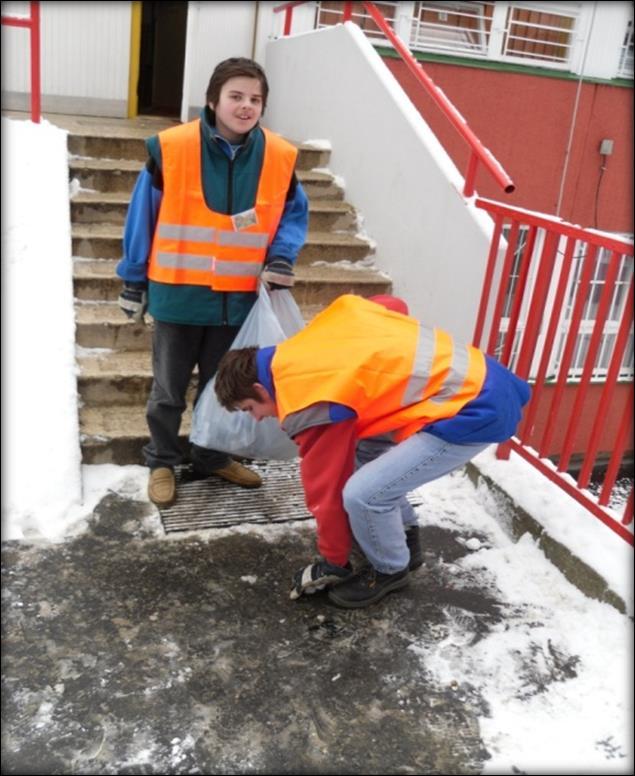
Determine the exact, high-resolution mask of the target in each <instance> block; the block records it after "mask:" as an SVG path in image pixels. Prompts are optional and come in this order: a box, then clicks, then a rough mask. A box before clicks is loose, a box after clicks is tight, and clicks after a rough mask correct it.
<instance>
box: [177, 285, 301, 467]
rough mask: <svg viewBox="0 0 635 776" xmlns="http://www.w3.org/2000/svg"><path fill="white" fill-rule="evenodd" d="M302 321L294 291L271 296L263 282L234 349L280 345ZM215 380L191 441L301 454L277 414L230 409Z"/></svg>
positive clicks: (257, 452) (247, 452) (269, 454)
mask: <svg viewBox="0 0 635 776" xmlns="http://www.w3.org/2000/svg"><path fill="white" fill-rule="evenodd" d="M274 308H275V311H274ZM278 316H279V317H278ZM303 326H304V320H303V319H302V314H301V313H300V309H299V308H298V305H297V304H296V302H295V300H294V298H293V296H292V295H291V292H290V291H288V290H286V289H284V290H280V291H276V292H275V293H274V294H272V295H271V296H269V293H268V292H267V289H266V288H265V285H264V283H261V285H260V290H259V292H258V299H257V300H256V303H255V304H254V306H253V307H252V308H251V311H250V313H249V315H248V316H247V318H246V320H245V322H244V323H243V325H242V326H241V328H240V331H239V332H238V334H237V335H236V339H235V340H234V342H233V343H232V346H231V349H232V350H237V349H238V348H246V347H251V346H256V347H261V348H262V347H268V346H270V345H277V344H278V343H279V342H282V341H283V340H285V339H287V337H291V336H293V335H294V334H296V333H297V332H298V331H300V329H302V328H303ZM214 382H215V378H212V379H211V380H210V381H209V383H208V384H207V385H206V386H205V388H204V389H203V393H202V394H201V396H200V398H199V400H198V401H197V402H196V406H195V407H194V415H193V418H192V431H191V433H190V441H191V442H193V443H194V444H196V445H199V446H200V447H207V448H209V449H211V450H222V451H224V452H226V453H231V454H232V455H237V456H243V457H245V458H272V459H275V460H279V461H287V460H289V459H291V458H295V457H296V456H297V454H298V448H297V446H296V444H295V443H294V442H293V440H291V439H290V438H289V437H288V436H287V435H286V434H285V433H284V431H283V430H282V429H281V428H280V424H279V423H278V419H277V418H264V419H263V420H261V421H259V422H258V421H256V420H254V419H253V418H252V416H251V415H250V414H249V413H248V412H229V411H228V410H226V409H225V408H224V407H221V405H220V404H219V403H218V399H217V398H216V391H215V390H214Z"/></svg>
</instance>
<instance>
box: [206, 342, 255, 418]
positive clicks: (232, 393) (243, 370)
mask: <svg viewBox="0 0 635 776" xmlns="http://www.w3.org/2000/svg"><path fill="white" fill-rule="evenodd" d="M257 352H258V348H239V349H238V350H228V351H227V353H225V355H224V356H223V357H222V358H221V360H220V364H219V365H218V370H217V372H216V376H215V378H214V390H215V391H216V396H217V398H218V401H219V402H220V404H221V405H222V406H223V407H225V409H226V410H229V411H230V412H234V410H235V409H236V404H237V402H239V401H242V400H243V399H259V398H260V397H259V396H258V394H257V393H256V391H255V389H254V383H257V382H258V368H257V366H256V353H257Z"/></svg>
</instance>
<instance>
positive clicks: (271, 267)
mask: <svg viewBox="0 0 635 776" xmlns="http://www.w3.org/2000/svg"><path fill="white" fill-rule="evenodd" d="M261 277H262V280H263V281H264V282H265V283H266V284H267V288H268V289H269V291H277V290H279V289H282V288H291V286H292V285H293V283H294V280H295V278H294V276H293V267H292V266H291V262H290V261H287V260H286V259H270V260H269V261H268V262H267V263H266V264H265V267H264V269H263V271H262V275H261Z"/></svg>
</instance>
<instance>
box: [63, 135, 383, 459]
mask: <svg viewBox="0 0 635 776" xmlns="http://www.w3.org/2000/svg"><path fill="white" fill-rule="evenodd" d="M140 124H141V125H140V126H135V127H131V124H130V122H125V123H122V125H116V124H115V123H114V122H112V121H111V122H110V123H105V124H104V123H99V124H97V120H95V123H94V124H91V122H89V121H88V120H82V121H81V122H77V123H76V124H70V125H69V126H68V130H69V135H68V148H69V153H70V158H69V168H70V178H71V181H73V183H72V188H73V189H74V190H75V193H74V194H73V195H72V197H71V220H72V241H73V256H74V273H73V275H74V289H75V305H76V322H77V329H76V338H77V346H78V348H77V360H78V364H79V377H78V387H79V393H80V398H81V402H80V427H81V433H82V455H83V461H84V463H116V464H129V463H142V462H143V459H142V455H141V448H142V446H143V445H144V444H145V443H146V441H147V434H148V432H147V426H146V422H145V404H146V401H147V397H148V393H149V391H150V385H151V382H152V370H151V363H150V341H151V324H150V325H146V326H144V325H137V324H133V323H131V322H130V321H128V320H127V319H126V317H125V316H124V315H123V313H122V312H121V311H120V310H119V307H118V305H117V302H116V300H117V296H118V295H119V292H120V289H121V281H120V280H119V278H117V276H116V275H115V267H116V264H117V262H118V260H119V259H120V258H121V245H122V234H123V223H124V219H125V215H126V211H127V207H128V202H129V199H130V193H131V191H132V189H133V186H134V183H135V181H136V178H137V175H138V173H139V171H140V170H141V168H142V167H143V164H144V162H145V158H146V153H145V146H144V142H143V138H144V137H148V136H150V135H152V134H154V133H156V132H157V131H159V130H160V129H162V128H163V127H164V126H168V122H165V124H164V125H163V126H161V125H157V124H156V123H155V124H153V125H152V126H151V127H148V126H143V122H140ZM328 161H329V152H328V151H324V150H322V149H316V148H313V147H310V146H304V145H300V146H299V159H298V178H299V179H300V181H301V182H302V186H303V187H304V189H305V191H306V193H307V195H308V197H309V201H310V222H309V235H308V239H307V242H306V245H305V246H304V248H303V249H302V251H301V253H300V256H299V258H298V264H297V266H296V284H295V287H294V296H295V298H296V301H297V302H298V304H299V305H300V307H301V308H302V310H303V312H304V315H305V317H306V318H307V319H308V318H310V317H312V316H313V315H314V314H315V313H316V312H318V310H319V309H321V308H322V307H323V306H324V305H326V304H328V303H329V302H331V301H332V300H333V299H335V298H336V297H337V296H339V295H340V294H343V293H356V294H360V295H362V296H371V295H372V294H379V293H387V292H389V291H390V287H391V284H390V281H389V279H388V278H386V277H385V276H384V275H382V274H380V273H378V272H376V271H375V270H373V269H372V268H368V267H367V266H364V264H362V265H361V266H360V264H359V263H360V262H361V261H362V260H364V259H366V258H367V257H368V256H369V254H370V253H371V246H370V244H369V243H368V242H367V241H366V240H364V239H360V238H359V237H357V236H356V235H355V232H356V215H355V211H354V208H353V207H352V206H351V205H350V204H348V203H347V202H345V201H344V192H343V190H342V188H341V187H340V186H338V184H337V182H336V180H335V179H334V177H333V176H332V175H331V174H330V173H328V172H327V171H325V169H324V168H326V167H327V165H328ZM78 186H79V188H78ZM343 260H345V261H344V263H343V264H342V263H341V262H342V261H343ZM367 263H368V262H366V264H367ZM194 380H196V377H194ZM193 393H194V391H193V387H191V391H190V395H191V396H192V395H193ZM190 404H191V402H190ZM190 413H191V410H188V413H186V416H185V417H184V423H183V428H182V434H183V442H184V444H185V443H186V439H187V434H188V433H189V424H190V418H191V414H190Z"/></svg>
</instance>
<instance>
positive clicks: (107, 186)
mask: <svg viewBox="0 0 635 776" xmlns="http://www.w3.org/2000/svg"><path fill="white" fill-rule="evenodd" d="M68 168H69V171H70V177H71V179H76V180H77V181H79V185H80V186H81V188H83V189H94V190H97V191H108V192H111V191H119V192H124V191H125V192H131V191H132V189H133V188H134V185H135V183H136V181H137V177H138V175H139V172H140V171H141V169H142V168H143V162H141V161H138V160H134V159H75V158H71V159H69V162H68Z"/></svg>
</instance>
